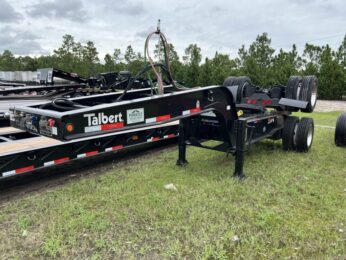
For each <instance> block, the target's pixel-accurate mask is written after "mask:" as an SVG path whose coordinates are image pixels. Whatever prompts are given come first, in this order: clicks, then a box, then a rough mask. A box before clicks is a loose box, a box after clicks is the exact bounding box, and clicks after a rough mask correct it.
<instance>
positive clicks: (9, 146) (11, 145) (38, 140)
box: [0, 136, 61, 156]
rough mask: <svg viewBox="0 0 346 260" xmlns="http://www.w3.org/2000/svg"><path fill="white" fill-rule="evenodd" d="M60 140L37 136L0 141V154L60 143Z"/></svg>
mask: <svg viewBox="0 0 346 260" xmlns="http://www.w3.org/2000/svg"><path fill="white" fill-rule="evenodd" d="M60 143H61V141H59V140H55V139H52V138H48V137H44V136H38V137H32V138H27V139H22V140H17V141H13V142H6V143H0V156H1V155H5V154H8V153H13V152H19V151H23V150H34V149H37V148H41V147H46V146H50V145H57V144H60Z"/></svg>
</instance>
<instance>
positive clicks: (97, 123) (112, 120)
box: [83, 112, 124, 133]
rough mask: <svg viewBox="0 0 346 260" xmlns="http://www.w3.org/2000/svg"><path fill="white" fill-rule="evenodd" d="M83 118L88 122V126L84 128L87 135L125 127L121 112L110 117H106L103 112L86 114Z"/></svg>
mask: <svg viewBox="0 0 346 260" xmlns="http://www.w3.org/2000/svg"><path fill="white" fill-rule="evenodd" d="M83 116H84V117H86V118H87V120H88V126H86V127H84V131H85V132H86V133H88V132H95V131H105V130H111V129H116V128H123V127H124V120H123V115H122V113H121V112H120V113H118V114H114V115H109V116H107V115H105V114H104V113H103V112H101V113H97V114H95V113H90V114H84V115H83Z"/></svg>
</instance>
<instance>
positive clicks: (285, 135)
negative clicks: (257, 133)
mask: <svg viewBox="0 0 346 260" xmlns="http://www.w3.org/2000/svg"><path fill="white" fill-rule="evenodd" d="M313 137H314V121H313V120H312V118H307V117H303V118H301V119H299V118H298V117H295V116H288V117H287V118H286V119H285V123H284V128H283V130H282V146H283V149H284V150H286V151H288V150H295V151H297V152H308V151H309V150H310V148H311V146H312V141H313Z"/></svg>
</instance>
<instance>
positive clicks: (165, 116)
mask: <svg viewBox="0 0 346 260" xmlns="http://www.w3.org/2000/svg"><path fill="white" fill-rule="evenodd" d="M169 119H171V115H163V116H157V117H152V118H147V119H145V123H147V124H149V123H155V122H160V121H165V120H169Z"/></svg>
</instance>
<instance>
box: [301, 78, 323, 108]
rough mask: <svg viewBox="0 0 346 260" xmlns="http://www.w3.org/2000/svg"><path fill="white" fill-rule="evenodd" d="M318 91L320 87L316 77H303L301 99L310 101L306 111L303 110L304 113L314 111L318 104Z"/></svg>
mask: <svg viewBox="0 0 346 260" xmlns="http://www.w3.org/2000/svg"><path fill="white" fill-rule="evenodd" d="M317 89H318V86H317V78H316V76H305V77H303V81H302V89H301V91H300V95H299V99H300V100H303V101H308V105H307V107H306V108H305V109H301V111H302V112H305V113H311V112H313V111H314V109H315V106H316V103H317Z"/></svg>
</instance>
